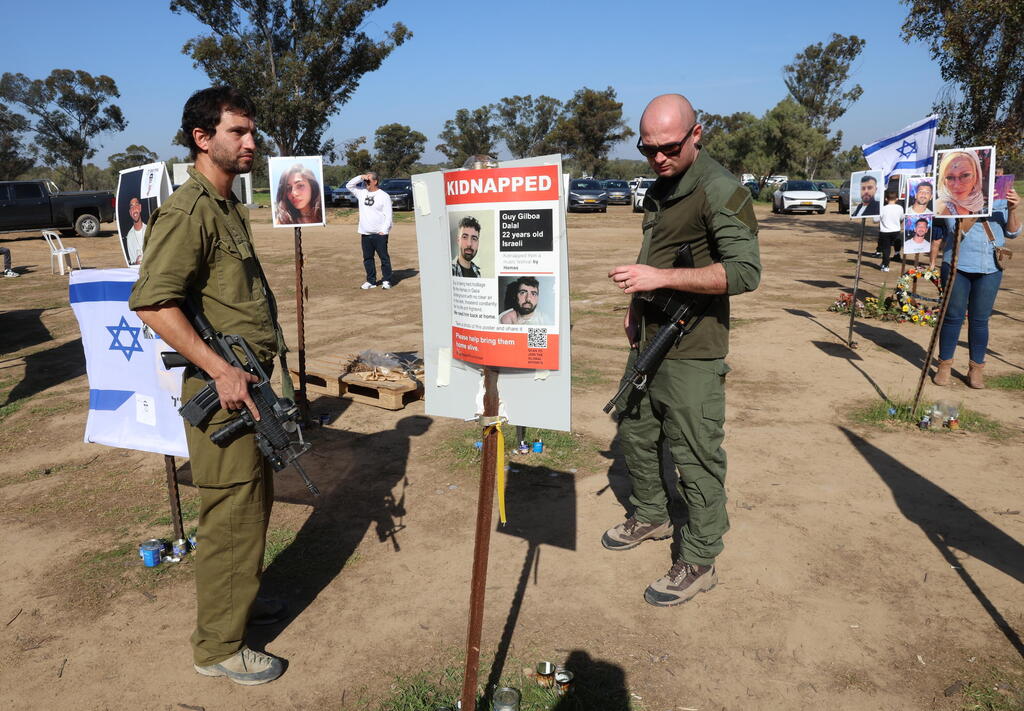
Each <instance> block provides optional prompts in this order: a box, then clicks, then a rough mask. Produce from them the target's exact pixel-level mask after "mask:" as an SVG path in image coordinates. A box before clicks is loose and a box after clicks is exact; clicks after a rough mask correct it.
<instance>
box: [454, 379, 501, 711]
mask: <svg viewBox="0 0 1024 711" xmlns="http://www.w3.org/2000/svg"><path fill="white" fill-rule="evenodd" d="M497 416H498V371H497V370H495V369H494V368H490V367H485V368H484V417H485V418H489V419H493V418H496V417H497ZM497 458H498V433H497V432H495V431H494V430H493V429H491V430H489V431H488V432H487V433H486V434H485V435H484V446H483V452H482V460H481V462H480V493H479V495H478V498H477V504H476V539H475V542H474V545H473V580H472V582H471V583H470V591H469V630H468V632H467V634H466V673H465V676H464V678H463V680H462V711H476V684H477V678H478V677H479V674H480V633H481V628H482V627H483V621H484V593H485V591H486V586H487V558H488V552H489V550H490V545H491V517H492V509H493V507H494V488H495V478H496V475H497V466H496V465H497Z"/></svg>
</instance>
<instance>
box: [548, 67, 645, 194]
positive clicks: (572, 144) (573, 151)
mask: <svg viewBox="0 0 1024 711" xmlns="http://www.w3.org/2000/svg"><path fill="white" fill-rule="evenodd" d="M615 99H616V94H615V89H613V88H612V87H608V88H607V89H605V90H604V91H597V90H595V89H589V88H587V87H583V88H582V89H579V90H578V91H577V92H576V93H575V94H573V97H572V98H571V99H569V101H568V102H566V104H565V110H564V112H563V113H562V117H561V118H560V119H559V120H558V124H557V125H556V126H555V128H554V130H553V131H552V132H551V136H550V141H551V143H552V145H553V146H556V147H557V148H559V149H560V150H561V152H562V153H563V154H565V155H568V156H571V157H572V158H574V159H575V160H576V161H577V162H578V163H579V164H580V166H581V167H582V169H583V172H585V173H587V174H589V175H598V174H599V173H600V172H601V170H602V168H603V167H604V163H605V160H606V159H607V158H608V151H609V150H611V147H612V146H613V145H615V144H616V143H618V142H619V141H622V140H625V139H627V138H629V137H630V136H632V135H634V134H633V129H631V128H630V127H629V126H627V125H626V124H625V122H624V121H623V120H622V102H620V101H616V100H615Z"/></svg>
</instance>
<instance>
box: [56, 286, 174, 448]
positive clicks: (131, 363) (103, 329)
mask: <svg viewBox="0 0 1024 711" xmlns="http://www.w3.org/2000/svg"><path fill="white" fill-rule="evenodd" d="M138 278H139V273H138V271H137V270H135V269H88V270H84V271H83V270H81V269H77V270H75V271H73V272H72V273H71V277H70V284H71V285H70V288H69V297H70V300H71V309H72V310H73V311H74V312H75V317H76V318H77V319H78V326H79V328H80V329H81V331H82V346H83V348H84V349H85V368H86V374H87V375H88V378H89V418H88V420H87V421H86V425H85V441H86V442H95V443H97V444H105V445H108V446H110V447H122V448H124V449H141V450H142V451H144V452H155V453H157V454H169V455H171V456H175V457H187V456H188V447H187V446H186V445H185V425H184V423H183V421H182V419H181V415H179V414H178V407H179V406H180V402H179V401H180V400H181V370H180V369H177V370H172V371H168V370H165V369H164V367H163V363H161V362H160V353H161V351H165V350H171V349H170V348H169V347H168V346H167V345H166V344H165V343H164V342H163V341H162V340H161V339H160V337H159V336H158V335H156V333H154V332H153V331H151V330H150V329H148V328H146V327H145V326H144V325H143V323H142V321H140V320H139V317H138V316H136V315H135V313H134V312H133V311H131V310H130V309H129V308H128V297H129V295H130V294H131V293H132V287H133V286H134V285H135V281H136V279H138Z"/></svg>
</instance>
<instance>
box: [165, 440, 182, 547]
mask: <svg viewBox="0 0 1024 711" xmlns="http://www.w3.org/2000/svg"><path fill="white" fill-rule="evenodd" d="M164 469H165V470H166V471H167V498H168V500H169V501H170V504H171V526H172V527H173V528H174V540H178V539H179V538H184V537H185V528H184V526H182V524H181V496H180V495H179V493H178V468H177V467H176V466H175V464H174V457H172V456H170V455H169V454H165V455H164Z"/></svg>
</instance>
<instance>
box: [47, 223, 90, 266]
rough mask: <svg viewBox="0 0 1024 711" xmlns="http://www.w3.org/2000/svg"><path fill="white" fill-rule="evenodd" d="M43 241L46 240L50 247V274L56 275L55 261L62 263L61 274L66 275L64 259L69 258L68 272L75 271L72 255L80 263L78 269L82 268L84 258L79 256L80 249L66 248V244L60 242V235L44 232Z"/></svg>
mask: <svg viewBox="0 0 1024 711" xmlns="http://www.w3.org/2000/svg"><path fill="white" fill-rule="evenodd" d="M43 239H45V240H46V244H47V245H48V246H49V247H50V273H51V274H56V272H55V271H54V269H53V267H54V260H55V259H56V260H59V262H60V273H61V274H64V257H65V256H66V257H67V258H68V260H67V263H68V271H69V272H70V271H71V270H73V269H74V268H75V267H74V264H72V263H71V255H74V257H75V261H76V262H78V268H79V269H81V268H82V258H81V257H79V256H78V249H76V248H75V247H65V246H64V243H63V242H61V241H60V233H59V232H54V231H53V230H43Z"/></svg>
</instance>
